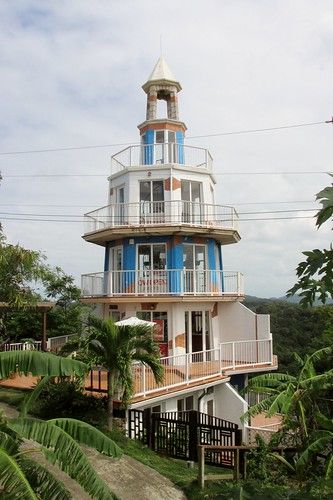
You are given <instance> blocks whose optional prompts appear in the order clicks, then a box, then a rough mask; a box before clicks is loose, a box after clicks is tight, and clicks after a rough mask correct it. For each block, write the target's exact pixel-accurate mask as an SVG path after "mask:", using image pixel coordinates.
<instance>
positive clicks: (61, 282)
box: [45, 267, 90, 337]
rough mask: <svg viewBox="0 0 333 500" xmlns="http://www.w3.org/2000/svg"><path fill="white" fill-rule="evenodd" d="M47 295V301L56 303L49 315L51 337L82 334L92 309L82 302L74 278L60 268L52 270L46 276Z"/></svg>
mask: <svg viewBox="0 0 333 500" xmlns="http://www.w3.org/2000/svg"><path fill="white" fill-rule="evenodd" d="M45 294H46V297H47V299H51V300H55V301H56V306H55V307H54V308H53V309H52V310H51V311H50V312H49V313H48V332H49V336H50V337H53V336H56V335H73V334H79V333H81V332H82V330H83V324H84V320H85V319H86V317H87V315H88V312H89V311H90V308H89V307H88V306H86V305H83V304H82V303H81V302H80V297H81V290H80V288H79V287H77V286H76V285H75V283H74V278H73V276H69V275H68V274H66V273H64V271H63V270H62V269H61V268H60V267H56V268H55V269H54V270H53V269H52V270H50V271H49V272H47V273H46V276H45Z"/></svg>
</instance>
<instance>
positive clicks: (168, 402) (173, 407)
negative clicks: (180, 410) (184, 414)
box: [140, 391, 202, 412]
mask: <svg viewBox="0 0 333 500" xmlns="http://www.w3.org/2000/svg"><path fill="white" fill-rule="evenodd" d="M201 392H202V391H196V392H186V393H185V394H178V395H177V396H173V397H170V398H165V399H163V400H162V401H155V402H153V401H151V402H150V404H146V405H144V406H140V410H144V409H145V408H153V407H154V406H158V405H161V411H162V412H167V411H170V412H171V411H177V401H178V400H179V399H185V398H187V397H188V396H193V409H194V410H197V409H198V397H199V395H200V393H201ZM200 411H201V410H200Z"/></svg>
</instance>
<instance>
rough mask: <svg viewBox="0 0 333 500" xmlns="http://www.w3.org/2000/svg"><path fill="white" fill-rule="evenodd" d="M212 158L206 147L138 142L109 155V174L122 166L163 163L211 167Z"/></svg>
mask: <svg viewBox="0 0 333 500" xmlns="http://www.w3.org/2000/svg"><path fill="white" fill-rule="evenodd" d="M212 163H213V159H212V157H211V154H210V153H209V151H208V150H207V149H204V148H197V147H195V146H187V145H184V144H176V143H162V144H161V143H158V144H140V145H139V144H138V145H135V146H129V147H127V148H125V149H123V150H122V151H119V152H118V153H116V154H114V155H113V156H112V157H111V174H115V173H117V172H119V171H120V170H123V169H124V168H132V167H139V166H141V165H145V166H147V167H149V166H151V167H152V168H153V167H154V166H160V165H165V164H176V165H177V164H178V165H186V166H189V167H195V168H202V169H206V170H211V169H212Z"/></svg>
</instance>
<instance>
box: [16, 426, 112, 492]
mask: <svg viewBox="0 0 333 500" xmlns="http://www.w3.org/2000/svg"><path fill="white" fill-rule="evenodd" d="M8 425H9V426H10V427H11V428H13V429H14V430H16V431H17V432H18V433H19V434H20V435H22V436H23V437H25V438H26V439H33V440H34V441H37V442H38V443H40V444H42V445H43V446H45V447H46V448H51V449H52V451H53V453H54V456H55V457H56V459H57V462H56V463H57V465H58V466H59V467H60V468H61V469H62V470H63V471H64V472H66V473H67V474H68V475H69V476H70V477H72V478H73V479H75V480H76V481H77V482H78V483H79V484H80V485H81V486H82V488H84V489H85V490H86V491H87V493H89V494H90V495H91V496H92V498H96V499H98V500H110V498H115V496H114V495H113V493H112V492H111V490H110V489H109V488H108V486H107V485H106V484H105V483H104V481H103V480H102V479H101V478H99V476H98V475H97V473H96V472H95V470H94V469H93V467H92V466H91V465H90V463H89V461H88V459H87V457H86V455H85V454H84V452H83V451H82V450H81V448H80V446H79V445H78V444H77V443H76V441H75V440H74V439H73V438H72V437H71V436H70V435H69V434H67V432H65V431H64V430H63V429H61V428H60V427H58V426H57V425H55V424H54V423H51V422H45V421H42V420H38V419H33V418H20V419H16V420H11V421H10V422H9V423H8Z"/></svg>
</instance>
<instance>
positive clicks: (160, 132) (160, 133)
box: [156, 130, 164, 144]
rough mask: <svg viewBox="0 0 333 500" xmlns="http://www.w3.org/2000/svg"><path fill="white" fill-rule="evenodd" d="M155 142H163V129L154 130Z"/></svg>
mask: <svg viewBox="0 0 333 500" xmlns="http://www.w3.org/2000/svg"><path fill="white" fill-rule="evenodd" d="M156 142H157V143H158V144H161V143H163V142H164V130H158V131H157V132H156Z"/></svg>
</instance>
